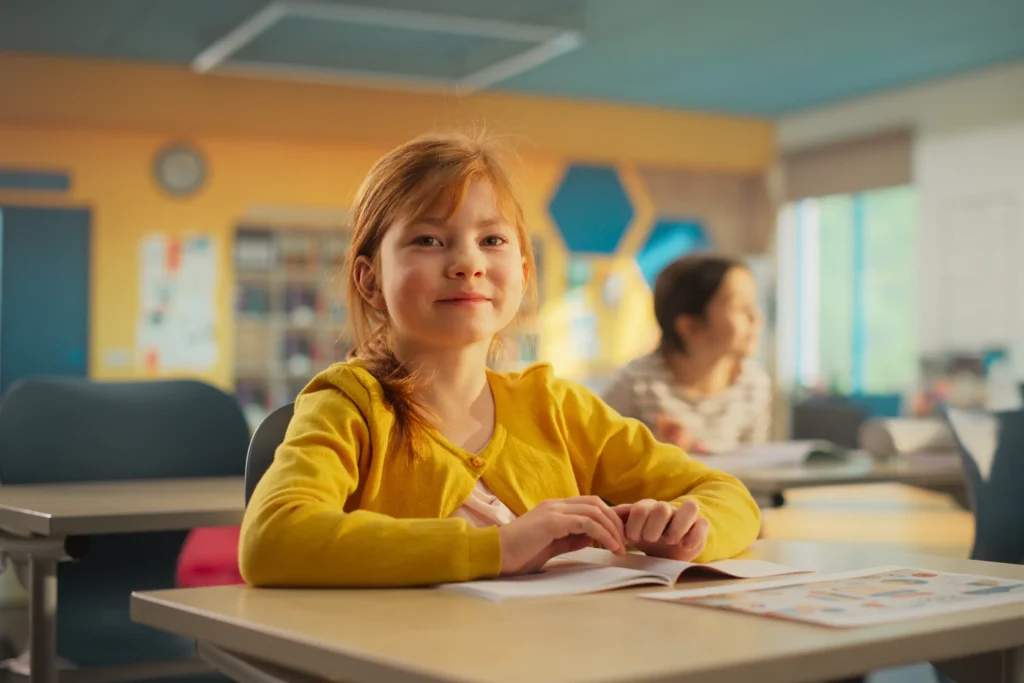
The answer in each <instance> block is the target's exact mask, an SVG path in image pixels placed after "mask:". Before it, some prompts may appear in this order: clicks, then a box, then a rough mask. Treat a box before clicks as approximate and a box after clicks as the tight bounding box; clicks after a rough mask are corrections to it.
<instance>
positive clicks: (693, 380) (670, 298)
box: [604, 254, 772, 453]
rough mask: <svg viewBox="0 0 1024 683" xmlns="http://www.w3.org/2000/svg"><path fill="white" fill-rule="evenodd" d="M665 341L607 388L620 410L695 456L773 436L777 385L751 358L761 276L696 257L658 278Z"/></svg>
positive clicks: (725, 261)
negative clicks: (774, 387)
mask: <svg viewBox="0 0 1024 683" xmlns="http://www.w3.org/2000/svg"><path fill="white" fill-rule="evenodd" d="M654 314H655V317H656V318H657V320H658V326H659V327H660V328H661V344H660V345H659V348H658V350H657V351H655V352H654V353H652V354H650V355H648V356H644V357H642V358H638V359H636V360H634V361H633V362H631V363H629V364H628V365H627V366H626V367H625V368H623V369H622V370H621V371H620V373H619V374H618V376H617V377H616V378H615V379H614V380H613V381H612V383H611V384H610V385H609V387H608V389H607V390H606V391H605V392H604V400H605V401H606V402H607V403H608V405H610V406H611V407H612V408H614V409H615V410H617V411H618V412H619V413H620V414H622V415H625V416H628V417H634V418H637V419H638V420H641V421H642V422H644V423H645V424H646V425H647V426H648V427H650V428H651V429H652V430H653V431H654V433H655V434H656V435H657V437H658V438H659V439H661V440H663V441H667V442H669V443H674V444H676V445H678V446H679V447H681V448H684V449H686V450H689V451H691V452H695V453H702V452H703V453H707V452H711V453H713V452H716V451H726V450H730V449H732V448H735V447H736V446H737V445H739V444H741V443H750V442H761V441H766V440H767V439H768V429H769V422H770V415H771V399H772V389H771V381H770V380H769V378H768V376H767V374H765V372H764V371H763V370H762V369H761V368H760V367H759V366H758V365H757V363H756V362H755V361H753V360H752V359H751V358H750V356H751V355H753V354H754V353H756V351H757V343H758V336H759V335H760V331H761V312H760V311H759V310H758V304H757V289H756V285H755V282H754V276H753V275H752V274H751V273H750V270H748V269H747V267H746V266H745V265H743V263H742V262H741V261H739V260H736V259H732V258H729V257H726V256H718V255H711V254H696V255H691V256H685V257H683V258H682V259H680V260H678V261H676V262H674V263H672V264H670V265H669V266H668V267H666V268H665V270H663V271H662V272H661V273H660V274H659V275H658V279H657V280H656V281H655V283H654Z"/></svg>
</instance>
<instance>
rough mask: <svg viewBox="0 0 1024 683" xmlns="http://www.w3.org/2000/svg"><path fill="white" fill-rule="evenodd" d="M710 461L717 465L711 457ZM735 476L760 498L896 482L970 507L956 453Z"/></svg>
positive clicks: (858, 456)
mask: <svg viewBox="0 0 1024 683" xmlns="http://www.w3.org/2000/svg"><path fill="white" fill-rule="evenodd" d="M706 462H707V463H708V464H709V465H712V466H713V464H714V463H713V460H712V459H711V458H708V460H707V461H706ZM734 474H735V475H736V476H737V477H739V478H740V480H742V481H743V483H744V484H746V486H747V488H748V489H750V492H751V493H752V494H754V496H756V497H758V498H770V497H771V496H774V495H776V494H781V493H782V492H783V491H785V490H787V489H798V488H810V487H819V486H843V485H849V484H879V483H896V484H906V485H908V486H916V487H918V488H924V489H929V490H931V491H937V492H939V493H946V494H949V495H951V496H953V497H954V498H956V500H957V502H958V503H959V504H960V505H961V506H963V507H969V504H968V502H967V496H966V489H965V480H964V473H963V465H962V463H961V460H960V456H959V455H957V454H955V453H953V454H936V455H919V456H913V457H909V458H902V457H901V458H895V459H893V460H889V461H882V462H879V461H876V460H875V459H874V458H873V457H872V456H871V455H870V454H867V453H854V454H852V455H851V456H849V457H848V458H846V459H844V460H839V461H832V462H830V461H820V462H812V463H808V464H806V465H802V466H799V467H775V468H765V469H750V470H742V471H739V472H734Z"/></svg>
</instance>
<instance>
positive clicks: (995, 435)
mask: <svg viewBox="0 0 1024 683" xmlns="http://www.w3.org/2000/svg"><path fill="white" fill-rule="evenodd" d="M946 420H947V421H948V422H949V426H950V429H951V430H952V431H953V435H954V436H955V437H956V440H957V445H958V446H959V450H960V456H961V458H962V459H963V463H964V475H965V476H966V478H967V490H968V496H969V498H970V502H971V508H972V509H973V511H974V548H973V549H972V551H971V558H972V559H975V560H986V561H990V562H1007V563H1011V564H1024V495H1021V491H1022V490H1024V410H1014V411H1008V412H999V413H983V412H971V411H966V410H958V409H955V408H950V409H948V410H947V411H946Z"/></svg>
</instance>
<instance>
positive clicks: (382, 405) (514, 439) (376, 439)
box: [239, 362, 760, 586]
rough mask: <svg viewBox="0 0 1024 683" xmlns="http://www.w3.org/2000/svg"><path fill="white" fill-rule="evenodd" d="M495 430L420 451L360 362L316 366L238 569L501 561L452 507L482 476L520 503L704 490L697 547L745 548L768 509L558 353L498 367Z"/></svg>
mask: <svg viewBox="0 0 1024 683" xmlns="http://www.w3.org/2000/svg"><path fill="white" fill-rule="evenodd" d="M488 378H489V382H490V385H491V391H492V393H493V395H494V403H495V414H496V419H495V423H496V424H495V430H494V436H493V438H492V439H491V442H490V443H489V444H488V445H487V446H486V447H485V448H484V449H483V450H482V451H481V452H480V453H477V454H473V453H469V452H467V451H465V450H463V449H461V448H458V447H456V446H454V445H453V444H451V443H449V442H448V441H447V440H446V439H445V438H444V437H443V436H441V434H440V433H436V432H433V433H431V434H430V436H429V439H428V444H427V447H426V448H425V449H424V452H423V453H421V454H419V455H418V457H417V458H416V459H415V460H414V459H413V458H412V457H411V455H410V453H409V452H408V450H407V449H405V448H402V447H401V446H400V444H398V443H396V441H395V440H394V439H392V438H391V437H392V426H393V424H394V414H393V412H392V410H391V409H390V408H389V406H388V404H387V403H386V402H385V401H384V397H383V393H382V390H381V386H380V384H379V383H378V382H377V380H375V379H374V378H373V376H372V375H370V374H369V372H367V371H366V370H365V369H364V368H363V367H362V366H360V365H358V363H354V362H353V363H339V364H336V365H334V366H332V367H330V368H329V369H327V370H325V371H324V372H323V373H321V374H320V375H318V376H317V377H316V378H315V379H313V381H312V382H311V383H310V384H309V386H307V387H306V388H305V389H304V390H303V392H302V393H301V394H300V396H299V397H298V399H297V400H296V403H295V417H294V418H293V419H292V422H291V425H290V426H289V427H288V433H287V436H286V437H285V441H284V443H283V444H282V445H281V446H280V447H279V448H278V449H277V453H276V454H275V457H274V462H273V464H272V465H271V466H270V468H269V469H268V470H267V472H266V474H265V475H264V476H263V479H262V480H261V481H260V483H259V485H258V486H257V487H256V490H255V492H254V494H253V497H252V500H251V501H250V502H249V506H248V509H247V510H246V512H245V519H244V521H243V523H242V533H241V542H240V547H239V556H240V557H239V560H240V564H241V571H242V576H243V577H244V578H245V580H246V581H247V582H249V583H251V584H254V585H261V586H406V585H424V584H433V583H440V582H448V581H466V580H470V579H477V578H482V577H492V576H496V575H497V574H499V572H500V568H501V549H500V542H499V536H498V528H497V527H490V528H484V529H478V528H474V527H473V526H471V525H470V524H469V523H468V522H466V521H465V520H463V519H458V518H454V519H449V518H448V517H449V515H451V513H452V512H453V511H454V510H455V509H456V508H458V507H459V506H460V505H461V504H462V503H463V502H464V501H465V500H466V498H467V497H468V496H469V494H470V492H471V491H472V489H473V488H474V486H475V485H476V482H477V480H478V479H481V478H482V479H483V481H484V483H485V484H486V485H487V486H488V487H489V488H490V489H491V490H492V491H493V492H494V494H495V495H496V496H497V497H498V498H499V499H500V500H501V501H502V502H503V503H504V504H505V505H507V506H508V507H509V508H510V509H511V510H512V512H514V513H515V514H516V515H522V514H524V513H526V512H527V511H528V510H530V509H531V508H533V507H534V506H536V505H537V504H539V503H541V502H542V501H544V500H547V499H550V498H567V497H571V496H578V495H581V494H593V495H598V496H601V497H602V498H604V499H606V500H608V501H609V502H611V503H613V504H619V503H632V502H636V501H638V500H640V499H643V498H654V499H657V500H666V501H675V502H677V503H678V502H681V501H682V500H684V499H686V498H691V499H693V500H695V501H697V502H698V503H699V505H700V510H701V514H702V515H703V516H705V517H706V518H707V519H708V521H709V522H710V533H709V534H708V541H707V546H706V548H705V550H704V552H703V553H702V554H701V556H700V557H699V558H698V559H697V561H699V562H707V561H712V560H717V559H721V558H725V557H731V556H733V555H736V554H738V553H739V552H741V551H743V550H744V549H745V548H746V547H747V546H748V545H749V544H750V543H751V542H753V540H754V538H755V537H756V536H757V532H758V529H759V524H760V511H759V509H758V507H757V504H756V503H755V502H754V500H753V498H752V497H751V496H750V493H749V492H748V491H747V490H746V488H744V486H743V485H742V484H741V483H740V482H739V481H737V480H736V479H735V478H733V477H731V476H729V475H727V474H723V473H721V472H717V471H715V470H712V469H710V468H709V467H707V466H705V465H703V464H701V463H699V462H697V461H695V460H692V459H691V458H690V457H689V456H687V455H686V454H685V453H683V451H682V450H680V449H678V448H676V447H674V446H668V445H665V444H662V443H659V442H658V441H656V440H655V439H654V437H653V436H652V435H651V432H650V431H649V430H648V429H647V428H646V427H645V426H644V425H643V424H641V423H640V422H638V421H636V420H633V419H627V418H624V417H622V416H620V415H619V414H618V413H616V412H615V411H614V410H612V409H611V408H609V407H608V406H607V405H605V404H604V403H603V402H602V401H601V400H600V399H599V398H597V397H596V396H595V395H594V394H592V393H591V392H590V391H588V390H587V389H585V388H584V387H582V386H580V385H579V384H576V383H573V382H569V381H566V380H561V379H558V378H556V377H555V376H554V375H553V374H552V372H551V369H550V367H549V366H547V365H536V366H533V367H531V368H529V369H527V370H526V371H525V372H522V373H492V372H489V373H488Z"/></svg>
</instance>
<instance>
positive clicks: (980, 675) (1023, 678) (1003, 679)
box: [935, 648, 1024, 683]
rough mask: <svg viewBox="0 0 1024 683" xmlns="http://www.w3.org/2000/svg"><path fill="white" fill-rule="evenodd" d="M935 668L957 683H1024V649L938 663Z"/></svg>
mask: <svg viewBox="0 0 1024 683" xmlns="http://www.w3.org/2000/svg"><path fill="white" fill-rule="evenodd" d="M935 668H936V669H938V670H939V671H940V672H941V673H942V674H943V675H945V676H948V677H949V678H951V679H952V680H954V681H956V683H1024V648H1016V649H1013V650H1000V651H998V652H989V653H986V654H983V655H975V656H973V657H965V658H964V659H952V660H949V661H946V662H936V663H935Z"/></svg>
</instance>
